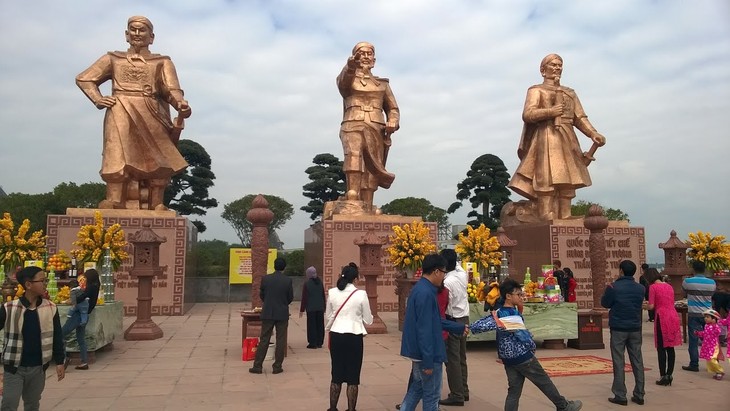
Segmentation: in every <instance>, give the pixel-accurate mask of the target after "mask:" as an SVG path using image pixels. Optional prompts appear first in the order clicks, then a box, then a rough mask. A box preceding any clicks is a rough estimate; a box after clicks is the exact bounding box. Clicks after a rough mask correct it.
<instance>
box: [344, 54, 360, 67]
mask: <svg viewBox="0 0 730 411" xmlns="http://www.w3.org/2000/svg"><path fill="white" fill-rule="evenodd" d="M358 64H359V63H358V61H357V59H356V58H355V56H350V57H348V58H347V68H349V69H352V70H354V69H356V68H357V66H358Z"/></svg>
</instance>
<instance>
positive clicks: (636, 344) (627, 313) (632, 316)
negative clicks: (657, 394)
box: [601, 260, 644, 405]
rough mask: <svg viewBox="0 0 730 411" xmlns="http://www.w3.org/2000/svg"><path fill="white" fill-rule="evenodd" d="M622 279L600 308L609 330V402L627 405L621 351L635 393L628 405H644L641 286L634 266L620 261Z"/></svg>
mask: <svg viewBox="0 0 730 411" xmlns="http://www.w3.org/2000/svg"><path fill="white" fill-rule="evenodd" d="M618 267H619V272H620V273H621V276H620V277H619V278H618V279H617V280H616V281H614V282H613V283H612V284H609V285H608V286H607V287H606V291H605V292H604V293H603V297H601V305H602V306H603V307H604V308H608V309H609V312H608V328H610V330H611V359H612V360H613V385H612V386H611V391H613V395H614V396H613V397H612V398H609V399H608V401H609V402H611V403H614V404H620V405H627V404H628V401H627V400H626V381H625V380H626V378H625V371H624V365H625V360H624V350H626V351H627V352H628V353H629V361H631V368H632V371H633V373H634V381H635V383H636V385H635V386H634V393H633V395H632V396H631V402H635V403H637V404H639V405H644V360H643V359H642V357H641V314H642V312H641V310H642V305H643V303H644V286H643V285H641V284H639V283H637V282H636V280H634V274H636V264H634V263H633V262H631V261H629V260H623V261H621V263H620V264H619V266H618Z"/></svg>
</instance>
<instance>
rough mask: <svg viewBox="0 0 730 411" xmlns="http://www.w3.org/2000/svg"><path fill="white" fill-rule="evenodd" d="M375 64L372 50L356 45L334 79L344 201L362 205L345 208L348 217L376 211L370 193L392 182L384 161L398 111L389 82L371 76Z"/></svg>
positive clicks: (397, 118) (396, 122) (363, 44)
mask: <svg viewBox="0 0 730 411" xmlns="http://www.w3.org/2000/svg"><path fill="white" fill-rule="evenodd" d="M374 66H375V46H373V45H372V44H370V43H367V42H360V43H357V44H356V45H355V47H354V48H353V49H352V55H351V56H350V57H349V58H348V59H347V64H345V67H344V68H343V69H342V72H340V75H339V76H337V87H338V88H339V90H340V94H341V95H342V98H343V118H342V125H341V126H340V140H341V141H342V148H343V150H344V153H345V160H344V165H343V169H344V171H345V176H346V180H347V191H346V194H345V200H346V201H350V202H355V201H361V202H362V203H361V209H360V210H354V211H353V210H352V209H350V211H349V212H347V213H349V214H371V213H375V212H376V211H377V210H376V209H375V208H374V207H373V193H374V192H375V190H377V189H378V187H383V188H389V187H390V185H391V184H392V183H393V180H394V179H395V175H394V174H392V173H390V172H388V171H387V170H386V169H385V163H386V161H387V159H388V149H389V148H390V145H391V138H390V136H391V134H393V133H394V132H395V131H397V130H398V128H399V127H400V124H399V120H400V113H399V111H398V103H396V101H395V97H394V96H393V92H392V91H391V89H390V83H389V81H388V79H386V78H381V77H376V76H373V74H372V73H371V70H372V68H373V67H374ZM355 208H358V207H355ZM335 213H337V210H335Z"/></svg>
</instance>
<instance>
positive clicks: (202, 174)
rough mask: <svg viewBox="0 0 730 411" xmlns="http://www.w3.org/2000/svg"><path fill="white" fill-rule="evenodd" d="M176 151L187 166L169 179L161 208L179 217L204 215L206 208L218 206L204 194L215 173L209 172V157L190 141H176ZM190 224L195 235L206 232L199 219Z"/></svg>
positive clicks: (215, 201) (203, 224)
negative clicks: (195, 232)
mask: <svg viewBox="0 0 730 411" xmlns="http://www.w3.org/2000/svg"><path fill="white" fill-rule="evenodd" d="M177 148H178V149H179V150H180V154H182V156H183V157H184V158H185V160H186V161H187V162H188V164H189V166H188V168H187V169H185V171H184V172H182V173H180V174H177V175H174V176H173V177H172V180H171V181H170V185H169V186H167V188H166V189H165V205H167V207H169V208H171V209H173V210H175V211H177V212H178V213H180V215H201V216H202V215H205V214H206V213H207V212H208V211H207V209H209V208H213V207H218V200H216V199H215V198H212V197H209V194H208V189H209V188H210V187H213V184H214V183H213V180H215V174H213V172H212V171H211V169H210V167H211V160H210V155H208V152H207V151H205V148H203V146H201V145H200V144H198V143H196V142H194V141H192V140H185V139H183V140H180V142H179V143H178V147H177ZM193 224H195V226H196V227H197V228H198V232H199V233H202V232H204V231H205V230H206V227H205V223H203V222H202V221H200V220H193Z"/></svg>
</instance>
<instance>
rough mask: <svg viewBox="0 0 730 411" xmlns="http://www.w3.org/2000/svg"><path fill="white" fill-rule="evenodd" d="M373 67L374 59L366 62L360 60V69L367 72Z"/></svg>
mask: <svg viewBox="0 0 730 411" xmlns="http://www.w3.org/2000/svg"><path fill="white" fill-rule="evenodd" d="M373 67H375V61H370V62H368V63H364V62H362V61H361V62H360V68H361V69H362V70H363V71H367V72H370V70H372V69H373Z"/></svg>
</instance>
